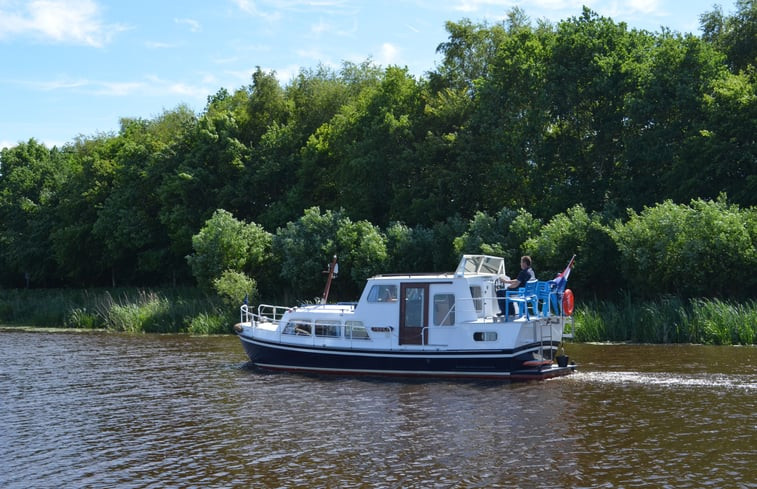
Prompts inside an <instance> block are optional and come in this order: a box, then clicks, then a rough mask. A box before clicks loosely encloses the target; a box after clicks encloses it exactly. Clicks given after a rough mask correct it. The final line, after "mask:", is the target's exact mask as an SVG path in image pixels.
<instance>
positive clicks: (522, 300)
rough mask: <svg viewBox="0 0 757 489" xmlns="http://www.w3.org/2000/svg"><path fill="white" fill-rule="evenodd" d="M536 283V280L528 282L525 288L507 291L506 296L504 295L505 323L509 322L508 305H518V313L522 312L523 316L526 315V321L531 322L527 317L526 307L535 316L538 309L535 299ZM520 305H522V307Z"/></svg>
mask: <svg viewBox="0 0 757 489" xmlns="http://www.w3.org/2000/svg"><path fill="white" fill-rule="evenodd" d="M538 283H539V281H538V280H535V279H534V280H529V281H528V282H526V286H525V287H521V288H519V289H518V290H517V291H515V290H508V291H507V294H506V295H505V321H509V320H510V303H513V304H519V305H518V311H523V314H525V315H526V319H527V320H529V321H530V320H531V318H530V317H529V315H528V306H529V305H530V306H531V307H532V309H533V310H534V314H536V311H537V310H538V307H539V306H538V300H537V298H536V285H537V284H538ZM520 304H522V306H521V305H520ZM521 307H522V308H523V309H521Z"/></svg>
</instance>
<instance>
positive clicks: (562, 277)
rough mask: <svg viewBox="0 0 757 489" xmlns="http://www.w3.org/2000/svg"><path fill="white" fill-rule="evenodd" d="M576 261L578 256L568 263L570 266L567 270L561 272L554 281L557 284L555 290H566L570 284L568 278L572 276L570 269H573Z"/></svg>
mask: <svg viewBox="0 0 757 489" xmlns="http://www.w3.org/2000/svg"><path fill="white" fill-rule="evenodd" d="M575 259H576V255H573V257H572V258H571V259H570V261H569V262H568V266H567V267H565V270H563V271H562V272H560V273H559V274H558V275H557V277H555V278H554V279H552V282H553V283H554V284H555V288H556V289H558V290H562V289H564V288H565V284H566V283H567V282H568V276H569V275H570V269H571V268H573V261H574V260H575Z"/></svg>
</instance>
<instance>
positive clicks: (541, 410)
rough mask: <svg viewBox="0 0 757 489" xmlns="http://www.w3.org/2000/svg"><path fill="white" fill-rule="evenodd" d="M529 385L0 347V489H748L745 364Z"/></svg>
mask: <svg viewBox="0 0 757 489" xmlns="http://www.w3.org/2000/svg"><path fill="white" fill-rule="evenodd" d="M566 351H567V353H568V354H569V355H570V356H571V359H573V360H575V361H576V362H577V363H578V364H579V366H580V367H579V371H578V372H577V373H576V374H574V375H572V376H569V377H563V378H559V379H553V380H549V381H546V382H539V383H529V384H499V383H470V382H467V383H455V382H446V381H435V382H417V381H416V382H398V381H386V380H370V379H349V378H317V377H305V376H298V375H292V374H266V373H260V372H256V371H253V370H250V369H248V368H246V363H245V362H246V357H245V356H244V353H243V351H242V347H241V345H240V344H239V341H238V340H237V338H236V337H233V336H227V337H190V336H173V335H169V336H163V335H119V334H101V333H84V334H81V333H48V332H22V331H4V332H0V488H4V489H5V488H46V487H65V488H78V487H86V488H90V487H93V488H99V487H102V488H127V487H128V488H132V487H134V488H142V487H144V488H164V487H170V488H174V487H181V488H185V487H186V488H190V487H197V488H208V487H213V488H215V487H218V488H226V487H240V488H243V487H271V488H311V487H328V488H332V487H333V488H369V487H370V488H373V487H379V488H409V487H412V488H474V487H476V488H496V487H524V488H528V487H544V488H579V487H597V488H636V487H650V488H666V487H667V488H673V487H676V488H677V487H690V488H703V487H712V488H729V487H737V488H738V487H741V488H757V348H744V347H742V348H739V347H705V346H632V345H578V344H569V345H567V347H566Z"/></svg>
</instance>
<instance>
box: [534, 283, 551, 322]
mask: <svg viewBox="0 0 757 489" xmlns="http://www.w3.org/2000/svg"><path fill="white" fill-rule="evenodd" d="M536 301H537V305H538V306H537V307H538V310H537V311H535V312H538V314H539V316H541V317H548V316H549V315H550V303H551V302H552V282H551V281H550V282H541V281H540V282H539V283H538V284H537V285H536Z"/></svg>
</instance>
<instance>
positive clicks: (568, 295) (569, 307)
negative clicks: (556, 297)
mask: <svg viewBox="0 0 757 489" xmlns="http://www.w3.org/2000/svg"><path fill="white" fill-rule="evenodd" d="M562 312H563V314H565V315H566V316H570V315H571V314H573V291H572V290H570V289H565V292H563V294H562Z"/></svg>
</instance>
